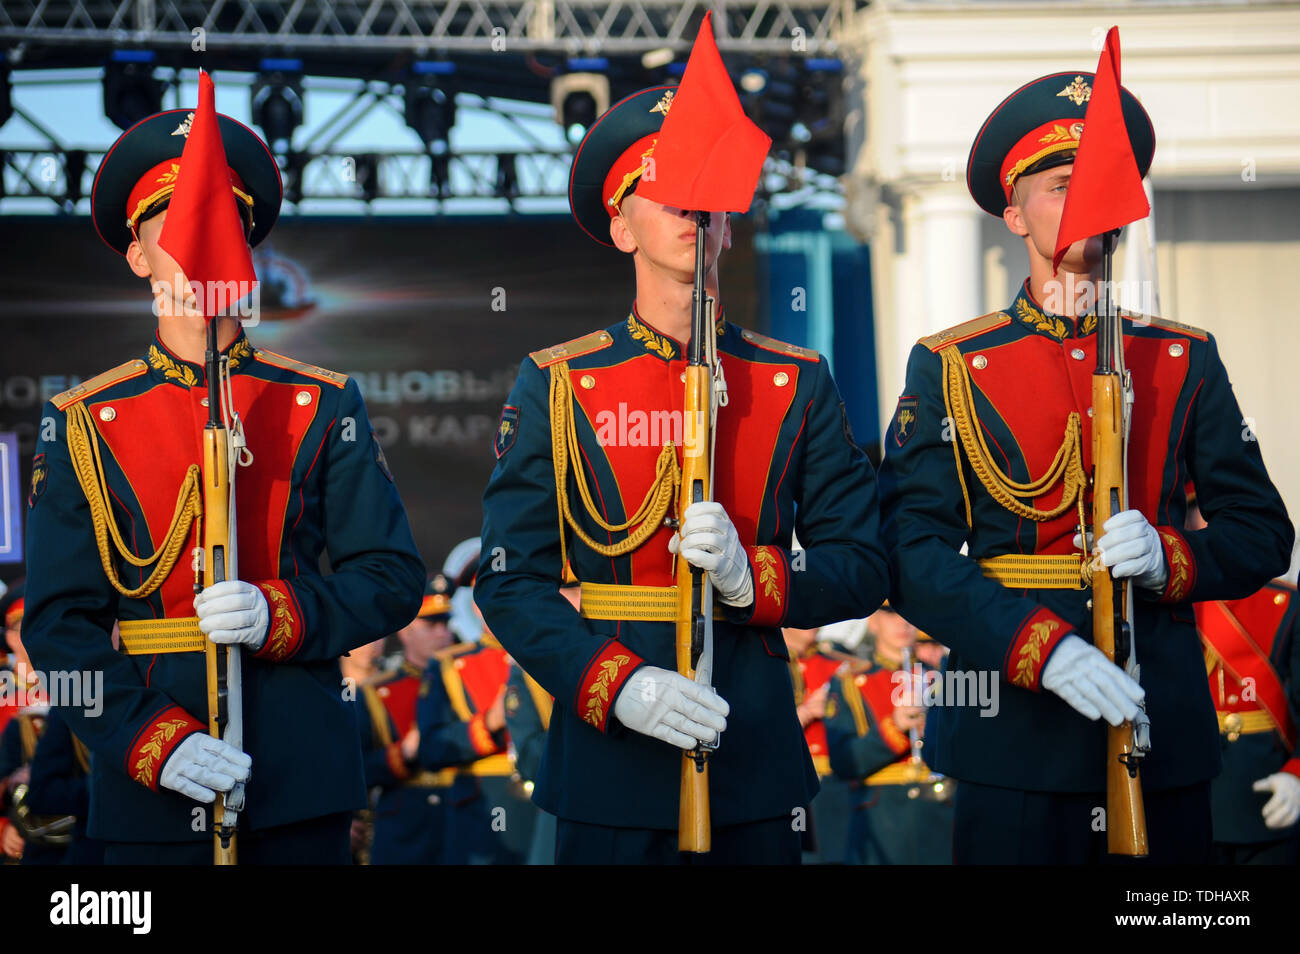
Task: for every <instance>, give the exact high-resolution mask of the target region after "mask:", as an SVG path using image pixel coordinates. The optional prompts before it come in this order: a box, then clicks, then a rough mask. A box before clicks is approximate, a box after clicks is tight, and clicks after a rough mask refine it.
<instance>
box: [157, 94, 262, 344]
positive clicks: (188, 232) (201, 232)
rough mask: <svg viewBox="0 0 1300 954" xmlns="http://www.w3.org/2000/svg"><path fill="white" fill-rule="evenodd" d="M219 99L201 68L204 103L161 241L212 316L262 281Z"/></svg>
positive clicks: (183, 158)
mask: <svg viewBox="0 0 1300 954" xmlns="http://www.w3.org/2000/svg"><path fill="white" fill-rule="evenodd" d="M215 101H216V95H215V92H214V89H213V86H212V78H211V77H210V76H208V74H207V72H205V71H202V70H201V71H200V72H199V105H198V108H197V109H195V110H194V119H193V120H192V122H191V123H190V133H189V136H188V137H187V138H186V140H185V149H184V151H183V152H182V153H181V161H180V170H179V172H178V173H177V178H176V188H175V191H173V192H172V196H171V200H170V202H169V203H168V206H167V221H166V222H164V223H163V229H162V234H161V235H159V236H158V244H159V245H160V246H161V247H162V248H163V249H164V250H165V251H166V252H167V253H168V254H169V255H171V257H172V258H174V259H176V264H178V265H179V266H180V267H181V269H182V271H184V272H185V277H186V278H187V279H188V280H189V283H190V287H191V289H193V290H194V293H195V296H196V298H197V299H198V302H199V306H200V307H201V308H202V309H203V313H204V314H205V315H206V316H207V317H209V318H211V317H212V316H213V315H214V314H215V313H216V312H217V311H224V310H226V309H229V308H231V307H232V306H233V305H234V304H235V302H236V301H238V300H239V299H240V298H242V297H244V296H245V295H247V294H249V293H250V292H251V291H252V288H253V283H255V282H256V281H257V275H256V273H255V272H254V271H253V256H252V253H251V252H250V251H249V248H248V240H247V238H246V236H245V234H244V225H243V222H242V221H240V218H239V209H238V207H237V206H236V204H235V202H236V199H235V195H234V193H233V192H232V191H231V185H232V183H231V180H230V168H229V164H228V163H227V161H226V150H225V147H224V146H223V145H222V142H221V128H220V127H219V126H218V125H217V110H216V106H215ZM232 282H233V283H236V284H234V285H232V284H230V283H232ZM235 289H238V290H237V291H235ZM231 291H233V294H232V293H231Z"/></svg>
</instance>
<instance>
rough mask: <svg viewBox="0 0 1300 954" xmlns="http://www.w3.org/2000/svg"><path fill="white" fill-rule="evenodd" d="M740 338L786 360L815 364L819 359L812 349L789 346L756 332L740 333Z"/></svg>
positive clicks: (819, 356) (786, 343)
mask: <svg viewBox="0 0 1300 954" xmlns="http://www.w3.org/2000/svg"><path fill="white" fill-rule="evenodd" d="M740 337H742V338H744V339H745V340H746V341H748V342H749V343H750V344H752V345H754V346H755V347H756V348H762V349H763V350H764V351H775V352H776V353H777V354H783V355H785V356H786V357H787V358H798V359H799V360H800V361H813V362H816V361H818V360H819V359H820V358H821V355H819V354H818V353H817V352H816V351H814V350H813V349H812V348H801V347H799V346H798V345H795V344H789V343H788V342H785V341H777V340H776V339H775V338H769V337H768V336H767V335H760V334H759V333H758V332H757V331H748V330H746V331H742V332H741V333H740Z"/></svg>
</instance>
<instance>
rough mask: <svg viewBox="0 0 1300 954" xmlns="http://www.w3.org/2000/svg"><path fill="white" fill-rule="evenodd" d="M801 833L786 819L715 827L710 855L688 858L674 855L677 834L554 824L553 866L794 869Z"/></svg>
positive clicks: (799, 854) (799, 857)
mask: <svg viewBox="0 0 1300 954" xmlns="http://www.w3.org/2000/svg"><path fill="white" fill-rule="evenodd" d="M802 845H803V838H802V833H801V832H800V831H798V830H796V828H795V825H794V824H793V819H792V818H791V816H784V817H781V818H770V819H765V820H763V821H756V822H748V823H746V824H743V825H726V826H722V827H715V828H714V829H713V833H712V850H711V851H710V852H709V853H708V854H703V855H689V854H682V853H680V852H679V851H678V850H677V832H676V831H663V830H660V829H647V828H608V827H606V826H605V825H588V824H586V823H584V822H575V821H570V820H569V819H567V818H561V819H558V820H557V823H556V831H555V863H556V864H557V865H797V864H800V863H801V861H802V854H803V852H802Z"/></svg>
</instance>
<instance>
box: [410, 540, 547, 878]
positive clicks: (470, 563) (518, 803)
mask: <svg viewBox="0 0 1300 954" xmlns="http://www.w3.org/2000/svg"><path fill="white" fill-rule="evenodd" d="M453 555H454V557H455V561H454V562H452V563H448V564H444V566H443V570H444V572H450V573H455V574H457V577H456V588H457V589H458V590H460V589H462V588H466V589H472V587H473V586H474V579H475V574H476V571H477V570H478V562H479V548H478V546H471V547H459V548H458V549H457V551H453ZM470 608H471V609H472V608H473V604H472V603H471V604H470ZM458 630H459V633H460V634H461V635H464V636H469V637H471V638H469V639H467V640H465V641H460V642H457V643H455V644H453V645H452V646H449V647H448V648H446V649H443V650H441V651H440V652H438V653H435V654H434V657H433V659H432V660H430V662H429V665H428V668H427V669H426V670H425V673H424V680H423V682H422V683H421V685H420V693H419V700H418V702H417V704H416V723H417V728H418V732H419V735H418V742H417V757H418V759H419V764H420V767H421V768H422V769H423V770H424V771H425V772H429V773H437V775H438V776H439V777H440V778H441V779H442V782H441V784H442V785H443V786H444V787H445V795H444V798H445V800H446V802H447V805H448V806H449V808H448V814H447V829H446V840H445V842H444V846H443V853H442V863H443V864H459V865H463V864H523V862H524V861H525V860H526V859H527V856H528V850H529V846H530V844H531V842H532V837H533V823H534V818H535V816H536V814H537V810H536V808H535V807H534V806H533V804H532V802H531V800H530V799H529V793H528V792H526V791H525V790H524V786H523V782H522V781H521V780H520V778H519V776H518V774H517V773H516V771H515V766H514V762H513V760H512V759H511V757H510V755H509V751H508V750H509V746H510V735H509V732H508V731H507V729H506V680H507V678H508V676H509V674H510V657H509V656H507V655H506V651H505V650H504V649H502V648H501V644H500V643H499V642H498V641H497V639H496V637H495V636H494V635H493V634H492V632H491V631H490V630H489V629H488V628H487V627H486V626H485V625H484V624H483V620H482V618H481V617H479V618H478V619H477V630H478V631H477V632H474V631H473V630H472V629H467V628H466V624H464V623H462V624H461V625H460V626H458ZM458 638H460V637H459V636H458Z"/></svg>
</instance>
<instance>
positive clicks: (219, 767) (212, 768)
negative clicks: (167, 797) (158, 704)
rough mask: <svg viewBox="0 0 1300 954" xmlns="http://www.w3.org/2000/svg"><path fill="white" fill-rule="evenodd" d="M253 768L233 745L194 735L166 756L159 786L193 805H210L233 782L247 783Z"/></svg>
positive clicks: (227, 789) (199, 733)
mask: <svg viewBox="0 0 1300 954" xmlns="http://www.w3.org/2000/svg"><path fill="white" fill-rule="evenodd" d="M252 765H253V760H252V759H251V758H250V757H249V756H248V755H246V754H245V753H243V752H241V751H239V749H237V748H235V747H234V746H233V745H230V744H229V743H227V742H223V741H221V739H214V738H213V737H212V736H210V735H208V734H207V733H206V732H195V733H194V734H193V735H191V736H189V737H187V738H186V739H185V740H184V741H183V742H181V744H180V745H178V746H176V750H175V751H174V752H172V754H171V755H170V756H168V758H167V764H165V765H164V766H163V770H162V774H161V775H159V776H158V784H159V785H161V786H163V787H164V788H170V789H171V790H172V791H173V792H180V793H181V794H182V795H188V796H189V797H190V798H192V799H194V800H195V801H198V802H211V801H213V800H215V799H216V797H217V792H228V791H230V790H231V789H232V788H234V787H235V783H236V782H246V781H248V775H249V770H250V769H251V768H252Z"/></svg>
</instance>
